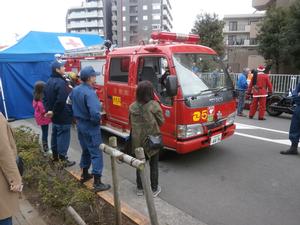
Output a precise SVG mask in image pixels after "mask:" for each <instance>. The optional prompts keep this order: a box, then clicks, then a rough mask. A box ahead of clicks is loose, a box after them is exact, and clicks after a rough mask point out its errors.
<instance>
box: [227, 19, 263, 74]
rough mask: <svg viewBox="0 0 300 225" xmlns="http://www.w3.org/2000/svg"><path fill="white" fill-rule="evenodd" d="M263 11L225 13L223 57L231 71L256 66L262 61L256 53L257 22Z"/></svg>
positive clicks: (239, 70)
mask: <svg viewBox="0 0 300 225" xmlns="http://www.w3.org/2000/svg"><path fill="white" fill-rule="evenodd" d="M263 18H264V13H254V14H240V15H239V14H237V15H225V16H224V19H223V20H224V22H225V26H224V28H223V35H224V42H225V46H226V52H225V59H226V61H227V63H228V65H229V66H231V68H232V70H233V72H241V71H242V69H243V68H245V67H249V68H256V67H257V65H259V64H262V63H264V58H263V57H262V56H260V55H259V54H258V50H257V49H258V48H257V47H258V45H257V40H256V37H257V33H258V23H259V22H260V21H261V20H262V19H263Z"/></svg>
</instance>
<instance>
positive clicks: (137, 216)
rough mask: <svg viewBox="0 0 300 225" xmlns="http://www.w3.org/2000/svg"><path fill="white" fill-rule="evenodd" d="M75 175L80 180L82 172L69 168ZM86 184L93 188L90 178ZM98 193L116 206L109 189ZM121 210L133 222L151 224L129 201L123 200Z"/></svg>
mask: <svg viewBox="0 0 300 225" xmlns="http://www.w3.org/2000/svg"><path fill="white" fill-rule="evenodd" d="M67 171H68V172H69V173H70V174H71V175H72V176H73V177H75V178H76V179H77V180H80V174H78V173H77V172H75V171H70V170H67ZM84 185H85V186H86V187H87V188H88V189H90V190H91V189H93V182H92V181H91V180H90V181H88V182H85V183H84ZM97 195H98V196H99V197H100V198H102V199H103V200H104V201H106V202H107V203H109V204H110V205H111V206H114V197H113V194H112V193H110V192H109V191H101V192H97ZM121 212H122V214H123V215H125V216H126V217H127V218H128V219H130V220H131V221H132V222H134V223H136V224H137V225H149V224H150V221H149V219H148V218H147V217H145V216H144V215H143V214H141V213H140V212H138V211H137V210H135V209H133V208H132V207H131V206H129V205H128V204H127V203H125V202H123V201H121Z"/></svg>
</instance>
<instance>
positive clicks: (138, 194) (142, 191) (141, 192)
mask: <svg viewBox="0 0 300 225" xmlns="http://www.w3.org/2000/svg"><path fill="white" fill-rule="evenodd" d="M136 195H137V196H143V195H144V190H143V189H137V190H136Z"/></svg>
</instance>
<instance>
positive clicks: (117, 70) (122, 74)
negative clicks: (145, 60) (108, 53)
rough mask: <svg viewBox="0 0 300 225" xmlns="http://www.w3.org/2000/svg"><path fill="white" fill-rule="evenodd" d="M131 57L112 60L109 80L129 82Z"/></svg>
mask: <svg viewBox="0 0 300 225" xmlns="http://www.w3.org/2000/svg"><path fill="white" fill-rule="evenodd" d="M129 64H130V58H129V57H122V58H112V59H111V60H110V70H109V81H115V82H121V83H128V72H129Z"/></svg>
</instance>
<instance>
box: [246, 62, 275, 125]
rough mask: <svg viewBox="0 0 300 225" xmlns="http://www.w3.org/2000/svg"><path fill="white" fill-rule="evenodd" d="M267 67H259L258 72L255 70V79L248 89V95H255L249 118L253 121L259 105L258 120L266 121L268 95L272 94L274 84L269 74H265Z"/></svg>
mask: <svg viewBox="0 0 300 225" xmlns="http://www.w3.org/2000/svg"><path fill="white" fill-rule="evenodd" d="M264 71H265V67H264V66H259V67H258V68H257V70H254V71H253V72H252V73H253V78H252V80H251V82H250V85H249V87H248V90H247V93H248V94H249V95H250V94H251V93H252V94H253V101H252V103H251V105H250V111H249V118H250V119H253V116H254V115H255V113H256V111H257V107H258V104H259V113H258V119H259V120H265V117H264V115H265V112H266V102H267V96H268V94H272V89H273V88H272V84H271V82H270V79H269V76H268V74H265V73H264Z"/></svg>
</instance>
